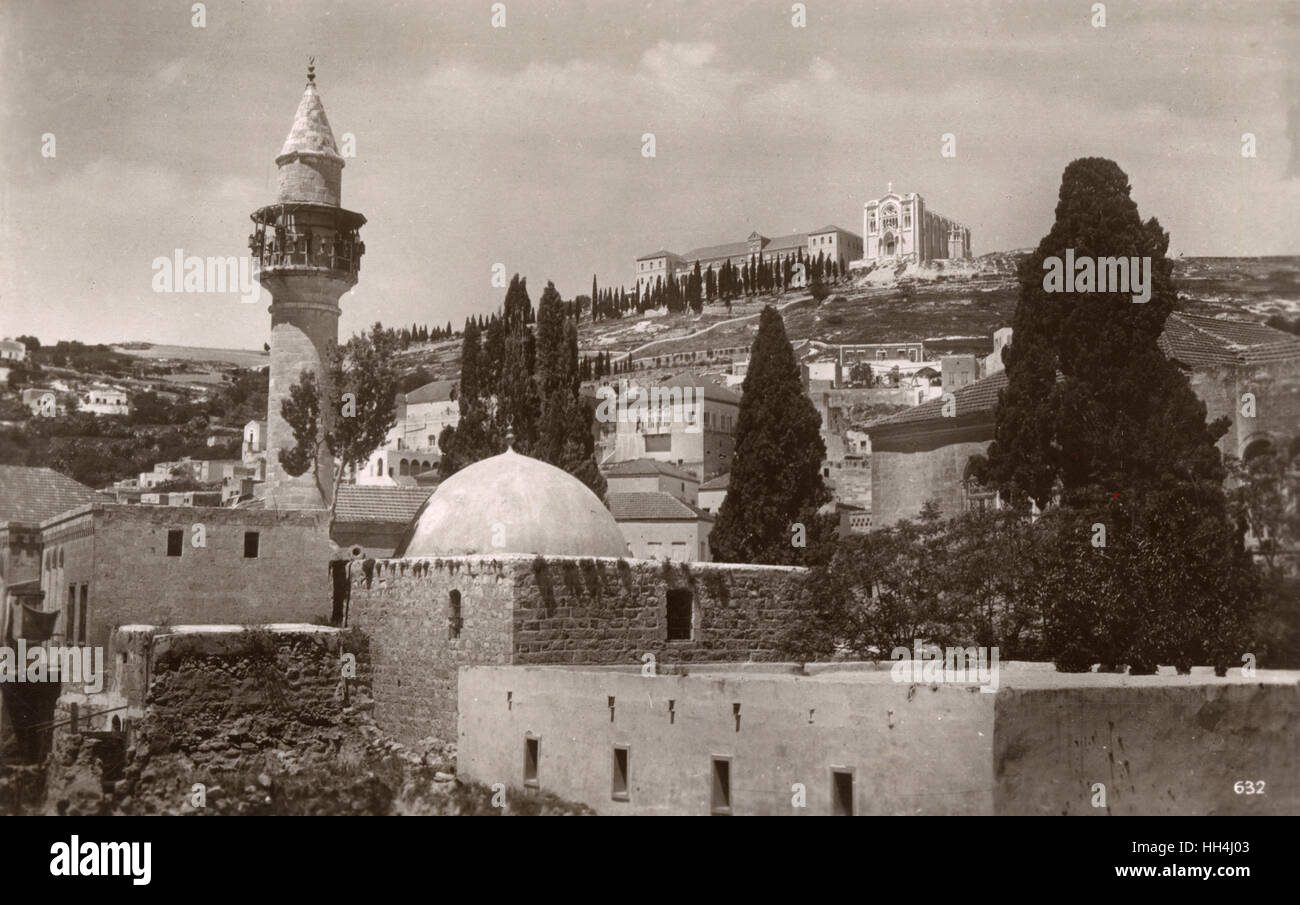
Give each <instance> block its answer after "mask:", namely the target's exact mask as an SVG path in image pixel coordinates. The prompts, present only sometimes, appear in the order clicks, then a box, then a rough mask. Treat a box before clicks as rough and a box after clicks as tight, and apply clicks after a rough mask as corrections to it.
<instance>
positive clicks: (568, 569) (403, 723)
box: [348, 555, 808, 741]
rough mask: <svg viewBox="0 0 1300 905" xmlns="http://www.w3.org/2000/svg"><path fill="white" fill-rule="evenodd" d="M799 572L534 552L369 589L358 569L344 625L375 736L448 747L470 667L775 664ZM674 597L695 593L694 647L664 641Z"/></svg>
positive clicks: (380, 573) (388, 563) (437, 565)
mask: <svg viewBox="0 0 1300 905" xmlns="http://www.w3.org/2000/svg"><path fill="white" fill-rule="evenodd" d="M804 574H805V573H804V571H803V570H801V569H793V568H784V567H777V566H737V565H730V564H720V563H690V564H680V563H656V562H647V561H644V560H622V559H607V558H602V559H593V558H581V557H546V558H540V557H532V556H527V555H510V556H502V557H499V558H493V557H482V556H470V557H452V558H447V559H428V560H424V559H398V560H385V561H381V562H378V563H376V564H375V566H374V569H373V571H372V574H371V576H370V578H369V587H367V578H366V576H365V574H364V571H363V570H360V569H354V570H353V576H352V580H353V586H352V598H351V604H350V613H349V618H348V625H349V626H353V627H355V628H357V629H359V630H360V631H362V632H363V633H364V634H365V635H366V637H367V638H368V640H369V645H370V657H371V663H372V668H373V694H374V698H375V720H376V722H377V723H378V724H379V726H380V727H381V728H382V729H384V730H385V731H387V732H390V733H392V734H393V735H395V736H396V737H397V738H399V739H400V740H403V741H407V740H415V739H419V738H423V737H425V736H427V735H430V734H436V735H438V736H439V737H441V738H445V739H450V738H452V737H453V736H454V733H455V731H456V730H455V727H456V700H457V672H456V671H457V669H458V668H460V667H462V666H478V665H508V664H511V663H566V664H573V663H618V664H637V665H638V666H639V665H640V664H642V663H643V659H642V658H643V657H644V655H646V654H652V655H653V656H654V658H655V660H656V661H657V662H659V663H664V664H669V663H686V662H694V661H701V660H709V661H718V660H757V661H761V660H774V659H776V657H777V655H778V654H777V650H776V638H777V636H778V634H779V632H780V631H781V630H782V629H783V628H784V627H785V626H786V625H787V624H788V623H789V621H790V620H791V619H793V618H796V617H797V615H798V613H799V610H800V608H801V607H806V606H807V603H808V602H807V599H806V592H805V591H804V589H803V578H804ZM670 590H672V591H680V592H682V593H683V594H686V595H689V596H688V598H687V599H688V600H689V602H690V617H691V621H690V637H689V638H686V639H682V640H672V641H670V640H668V620H667V609H668V593H669V591H670ZM452 592H457V593H459V595H460V602H461V619H462V623H461V626H460V632H459V635H458V636H457V637H451V635H452V634H453V633H452V631H451V629H450V626H449V620H450V616H451V600H452Z"/></svg>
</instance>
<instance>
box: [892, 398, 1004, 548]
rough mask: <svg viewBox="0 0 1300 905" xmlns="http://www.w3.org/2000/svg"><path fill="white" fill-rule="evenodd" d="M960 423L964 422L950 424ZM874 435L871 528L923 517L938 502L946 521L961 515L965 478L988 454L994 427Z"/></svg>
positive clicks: (938, 426)
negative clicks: (974, 459)
mask: <svg viewBox="0 0 1300 905" xmlns="http://www.w3.org/2000/svg"><path fill="white" fill-rule="evenodd" d="M944 420H945V421H948V422H956V421H958V420H959V419H944ZM906 427H907V428H909V430H908V431H906V432H904V431H901V430H891V431H889V432H888V433H886V432H885V431H881V432H877V431H874V430H873V431H872V434H871V443H872V450H871V527H872V528H873V529H875V528H885V527H888V526H889V525H892V524H894V523H895V522H897V521H899V520H901V519H905V518H910V519H915V518H916V517H917V516H918V515H920V514H921V506H922V505H924V504H925V502H926V501H927V500H934V501H935V502H937V503H938V504H939V508H940V510H941V512H942V513H943V517H944V518H953V517H955V516H957V515H960V514H961V509H962V487H961V482H962V477H963V476H964V475H965V472H966V464H967V463H968V462H969V461H970V458H971V456H974V455H976V454H980V455H983V454H985V453H986V452H987V450H988V447H989V444H990V443H991V442H992V439H993V428H992V422H991V421H990V422H988V423H987V424H976V425H970V426H961V425H953V426H952V427H949V426H948V425H945V424H943V423H942V422H937V423H936V422H928V423H924V424H921V425H917V426H915V427H913V426H912V425H906Z"/></svg>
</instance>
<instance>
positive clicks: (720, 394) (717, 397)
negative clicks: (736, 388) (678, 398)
mask: <svg viewBox="0 0 1300 905" xmlns="http://www.w3.org/2000/svg"><path fill="white" fill-rule="evenodd" d="M660 386H666V387H697V388H699V390H700V392H701V393H702V394H703V395H704V398H705V399H711V400H713V401H714V402H729V403H731V404H732V405H740V397H739V396H737V395H736V394H735V393H733V392H732V391H731V390H729V389H727V388H726V387H724V386H721V385H719V384H716V383H714V382H713V381H711V380H705V379H703V378H698V377H696V376H695V375H694V374H691V373H689V372H688V373H685V374H676V375H674V376H673V378H672V379H671V380H665V381H664V382H663V383H661V384H660Z"/></svg>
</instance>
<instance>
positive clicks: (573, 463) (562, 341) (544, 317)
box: [531, 283, 605, 496]
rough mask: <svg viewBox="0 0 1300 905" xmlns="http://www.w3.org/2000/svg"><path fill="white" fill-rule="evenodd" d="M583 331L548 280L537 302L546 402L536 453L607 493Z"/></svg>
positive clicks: (539, 386)
mask: <svg viewBox="0 0 1300 905" xmlns="http://www.w3.org/2000/svg"><path fill="white" fill-rule="evenodd" d="M580 387H581V380H580V378H579V373H578V330H577V325H576V323H575V322H574V321H573V320H570V319H568V318H566V317H565V315H564V303H563V302H562V301H561V300H560V294H559V292H558V291H556V289H555V284H554V283H547V284H546V289H545V291H544V292H543V293H542V297H541V299H540V300H539V301H538V306H537V374H536V393H537V398H538V399H539V400H540V403H541V410H540V414H539V416H538V418H537V426H536V442H535V443H534V444H533V446H532V449H531V454H532V455H534V456H536V457H537V458H539V459H541V460H542V461H544V462H550V463H551V464H552V465H555V466H557V467H559V468H563V469H564V470H565V471H567V472H569V473H570V474H572V475H573V476H574V477H576V478H578V480H580V481H582V482H583V483H584V484H586V485H587V486H588V487H590V488H591V489H592V491H593V492H595V493H596V494H597V495H598V496H604V493H605V479H604V477H603V476H602V475H601V473H600V470H599V469H598V468H597V467H596V459H595V440H594V438H593V436H592V432H591V419H592V411H591V409H590V408H588V407H587V405H586V403H584V402H583V401H582V397H581V395H580V393H579V390H580Z"/></svg>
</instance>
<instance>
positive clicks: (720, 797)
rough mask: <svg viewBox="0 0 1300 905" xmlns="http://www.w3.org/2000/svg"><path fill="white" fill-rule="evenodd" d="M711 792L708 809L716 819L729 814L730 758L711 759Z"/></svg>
mask: <svg viewBox="0 0 1300 905" xmlns="http://www.w3.org/2000/svg"><path fill="white" fill-rule="evenodd" d="M711 772H712V774H713V791H712V794H711V795H710V798H709V809H710V811H711V812H712V813H713V814H714V815H715V816H718V817H725V816H727V815H729V814H730V813H731V758H729V757H715V758H713V769H712V770H711Z"/></svg>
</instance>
